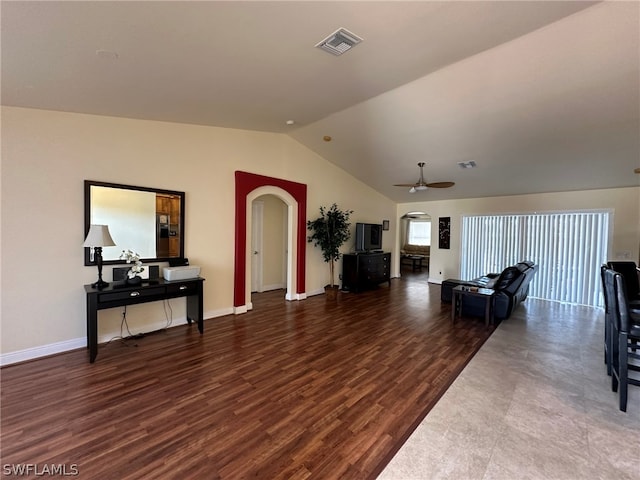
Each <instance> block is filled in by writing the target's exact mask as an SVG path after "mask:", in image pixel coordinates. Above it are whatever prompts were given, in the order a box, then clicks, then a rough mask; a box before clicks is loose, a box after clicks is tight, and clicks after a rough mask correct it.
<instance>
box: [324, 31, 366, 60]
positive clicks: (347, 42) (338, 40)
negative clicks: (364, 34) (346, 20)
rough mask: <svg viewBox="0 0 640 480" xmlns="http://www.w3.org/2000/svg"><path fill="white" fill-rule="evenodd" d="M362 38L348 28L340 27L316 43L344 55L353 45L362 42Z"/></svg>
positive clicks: (329, 50)
mask: <svg viewBox="0 0 640 480" xmlns="http://www.w3.org/2000/svg"><path fill="white" fill-rule="evenodd" d="M361 41H362V39H361V38H360V37H359V36H357V35H356V34H355V33H351V32H350V31H349V30H347V29H346V28H339V29H338V30H336V31H335V32H333V33H332V34H331V35H329V36H328V37H327V38H325V39H324V40H322V41H321V42H320V43H318V44H316V47H318V48H321V49H322V50H324V51H326V52H329V53H332V54H333V55H336V56H337V55H342V54H343V53H344V52H346V51H347V50H351V47H353V46H354V45H357V44H358V43H360V42H361Z"/></svg>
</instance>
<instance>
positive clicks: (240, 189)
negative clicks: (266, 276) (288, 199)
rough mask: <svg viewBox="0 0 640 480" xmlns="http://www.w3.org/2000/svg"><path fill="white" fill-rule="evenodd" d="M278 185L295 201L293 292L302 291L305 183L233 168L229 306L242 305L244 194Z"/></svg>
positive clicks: (305, 227)
mask: <svg viewBox="0 0 640 480" xmlns="http://www.w3.org/2000/svg"><path fill="white" fill-rule="evenodd" d="M265 186H271V187H278V188H281V189H282V190H284V191H286V192H287V193H289V194H290V195H291V196H292V197H293V198H294V199H295V200H296V201H297V202H298V231H297V232H296V244H297V250H298V255H297V258H295V259H294V261H295V262H296V293H304V291H305V256H306V248H307V247H306V242H307V237H306V229H307V186H306V185H305V184H303V183H296V182H290V181H288V180H282V179H279V178H272V177H266V176H263V175H256V174H253V173H247V172H241V171H236V232H235V234H236V244H235V245H236V247H235V262H234V272H235V274H234V288H233V306H234V307H239V306H242V305H245V297H246V291H245V288H246V275H247V265H246V263H247V257H246V251H247V196H248V195H249V194H250V193H251V192H252V191H254V190H255V189H256V188H259V187H265Z"/></svg>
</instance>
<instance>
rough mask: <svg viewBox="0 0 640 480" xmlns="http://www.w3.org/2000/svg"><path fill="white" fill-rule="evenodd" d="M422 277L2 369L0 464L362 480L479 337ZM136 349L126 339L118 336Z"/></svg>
mask: <svg viewBox="0 0 640 480" xmlns="http://www.w3.org/2000/svg"><path fill="white" fill-rule="evenodd" d="M426 278H427V274H426V273H423V274H416V275H407V276H403V278H402V279H395V280H393V281H392V284H391V286H390V287H388V286H381V287H379V288H378V289H376V290H373V291H369V292H364V293H360V294H341V296H340V298H339V299H338V301H337V302H335V303H328V302H327V301H326V300H325V298H324V296H323V295H320V296H316V297H311V298H308V299H307V300H304V301H300V302H285V301H284V300H283V292H282V291H276V292H269V293H265V294H260V295H256V296H255V297H254V309H253V310H252V311H251V312H249V313H247V314H244V315H239V316H226V317H220V318H215V319H211V320H208V321H206V322H205V334H204V336H200V335H199V334H198V331H197V328H196V327H195V325H192V326H186V325H185V326H179V327H175V328H171V329H169V330H165V331H161V332H156V333H153V334H149V335H146V336H145V337H143V338H141V339H137V340H130V341H129V346H126V345H124V344H122V343H120V342H113V343H110V344H107V345H100V348H99V353H98V358H97V360H96V363H95V364H89V362H88V353H87V351H86V350H85V349H81V350H78V351H73V352H68V353H65V354H62V355H57V356H53V357H49V358H45V359H40V360H35V361H31V362H27V363H24V364H20V365H13V366H8V367H5V368H3V369H2V371H1V375H2V379H1V382H2V393H1V400H2V404H1V426H2V432H1V440H2V443H1V448H2V451H1V453H2V460H1V462H2V464H3V465H5V464H27V463H29V464H66V465H68V466H69V465H72V464H73V465H77V469H78V472H79V475H78V477H79V478H85V479H96V478H100V479H118V480H121V479H140V478H145V479H146V478H153V479H164V478H207V479H213V478H220V479H244V478H259V479H303V478H316V479H337V478H340V479H369V478H375V476H376V475H377V474H378V473H379V472H380V471H381V470H382V469H383V468H384V466H385V465H386V464H387V462H388V461H389V460H390V459H391V457H392V456H393V455H394V454H395V453H396V452H397V450H398V449H399V448H400V447H401V445H402V443H403V442H404V441H405V440H406V439H407V438H408V436H409V435H410V433H411V432H412V431H413V430H414V429H415V427H416V426H417V425H418V424H419V423H420V421H421V420H422V419H423V418H424V416H425V415H426V414H427V412H428V411H429V410H430V408H431V407H432V406H433V405H434V404H435V402H436V401H437V400H438V399H439V397H440V396H441V395H442V394H443V393H444V391H445V390H446V388H447V387H448V386H449V385H450V384H451V382H452V381H453V380H454V379H455V377H456V376H457V375H458V373H459V372H460V371H461V370H462V368H464V366H465V365H466V363H467V362H468V361H469V360H470V358H471V357H472V356H473V355H474V353H475V352H476V351H477V350H478V349H479V348H480V346H481V345H482V343H484V341H485V340H486V339H487V338H488V336H489V335H490V334H491V331H488V330H486V329H485V328H484V324H483V322H482V320H481V319H478V320H474V319H464V320H462V321H458V322H457V323H456V324H455V326H453V325H452V324H451V319H450V312H451V310H450V306H449V305H441V303H440V286H439V285H430V284H428V283H427V281H426ZM132 345H137V346H132Z"/></svg>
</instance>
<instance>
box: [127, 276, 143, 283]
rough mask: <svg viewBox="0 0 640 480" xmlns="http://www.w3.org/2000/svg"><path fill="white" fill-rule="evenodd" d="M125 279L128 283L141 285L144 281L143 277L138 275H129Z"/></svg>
mask: <svg viewBox="0 0 640 480" xmlns="http://www.w3.org/2000/svg"><path fill="white" fill-rule="evenodd" d="M125 281H126V283H127V285H140V284H141V283H142V278H140V277H138V276H137V275H136V276H135V277H127V279H126V280H125Z"/></svg>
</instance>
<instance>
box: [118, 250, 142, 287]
mask: <svg viewBox="0 0 640 480" xmlns="http://www.w3.org/2000/svg"><path fill="white" fill-rule="evenodd" d="M120 260H126V262H127V263H133V265H132V266H131V268H130V269H129V271H128V272H127V278H126V279H125V281H126V283H128V284H129V285H138V284H140V283H141V282H142V278H140V276H139V274H140V273H142V272H144V267H143V266H142V262H141V261H140V255H138V254H137V253H136V252H133V251H131V250H123V251H122V254H121V255H120Z"/></svg>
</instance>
